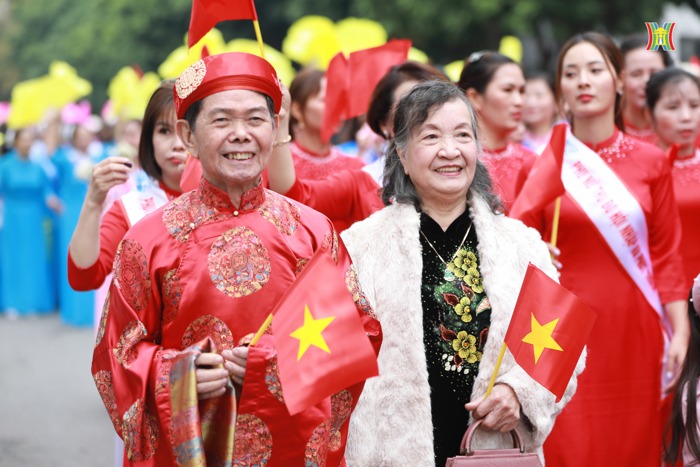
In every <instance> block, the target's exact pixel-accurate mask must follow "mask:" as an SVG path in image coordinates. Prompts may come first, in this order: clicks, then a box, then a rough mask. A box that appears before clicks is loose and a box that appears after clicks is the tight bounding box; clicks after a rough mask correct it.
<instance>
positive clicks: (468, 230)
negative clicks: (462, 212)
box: [418, 222, 473, 267]
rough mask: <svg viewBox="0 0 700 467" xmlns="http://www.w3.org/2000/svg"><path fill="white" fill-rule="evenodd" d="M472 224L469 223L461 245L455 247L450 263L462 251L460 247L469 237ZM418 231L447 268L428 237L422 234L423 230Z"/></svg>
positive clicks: (445, 262)
mask: <svg viewBox="0 0 700 467" xmlns="http://www.w3.org/2000/svg"><path fill="white" fill-rule="evenodd" d="M472 224H473V222H470V223H469V228H468V229H467V233H465V234H464V238H462V243H460V244H459V246H458V247H457V250H456V251H455V252H454V254H453V255H452V258H450V262H452V261H453V260H454V259H455V256H457V253H458V252H459V250H461V249H462V246H464V242H465V241H466V240H467V236H468V235H469V232H470V231H471V230H472ZM418 231H419V232H420V234H421V235H422V236H423V238H424V239H425V241H426V242H428V246H429V247H430V248H432V250H433V251H434V252H435V254H436V255H437V256H438V258H440V261H442V264H444V265H445V267H447V264H448V263H447V261H445V260H444V259H443V257H442V256H440V253H438V251H437V250H436V249H435V247H434V246H433V244H432V243H430V240H428V237H426V235H425V234H424V233H423V229H420V228H419V229H418Z"/></svg>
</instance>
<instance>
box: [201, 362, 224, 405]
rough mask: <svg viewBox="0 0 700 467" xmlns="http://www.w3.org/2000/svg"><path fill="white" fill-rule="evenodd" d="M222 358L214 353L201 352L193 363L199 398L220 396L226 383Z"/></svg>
mask: <svg viewBox="0 0 700 467" xmlns="http://www.w3.org/2000/svg"><path fill="white" fill-rule="evenodd" d="M223 363H224V358H223V357H222V356H221V355H218V354H215V353H202V354H201V355H200V356H199V357H198V358H197V360H195V365H196V366H197V371H196V372H195V375H196V376H195V377H196V378H197V394H198V396H199V398H200V399H209V398H212V397H219V396H222V395H223V394H224V393H225V392H226V385H227V384H228V371H226V369H225V368H224V367H223Z"/></svg>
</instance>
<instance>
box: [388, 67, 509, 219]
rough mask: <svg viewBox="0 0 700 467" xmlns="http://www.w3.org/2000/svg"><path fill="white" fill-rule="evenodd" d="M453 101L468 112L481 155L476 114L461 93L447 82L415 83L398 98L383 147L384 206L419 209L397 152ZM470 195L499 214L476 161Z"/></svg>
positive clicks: (496, 199) (484, 173) (486, 177)
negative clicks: (391, 132) (391, 130)
mask: <svg viewBox="0 0 700 467" xmlns="http://www.w3.org/2000/svg"><path fill="white" fill-rule="evenodd" d="M453 100H460V101H462V102H464V103H465V104H466V106H467V109H469V115H470V117H471V122H470V123H471V126H472V128H473V131H474V139H475V140H476V145H477V151H478V153H479V154H481V143H480V142H479V136H478V133H477V127H478V125H477V121H476V115H475V113H474V109H473V107H472V105H471V103H470V102H469V100H468V99H467V97H466V96H465V94H464V92H463V91H462V90H461V89H459V88H458V87H457V86H456V85H454V84H452V83H450V82H444V81H427V82H425V83H421V84H418V85H417V86H415V87H414V88H413V89H412V90H411V91H410V92H409V93H408V94H406V95H405V96H404V97H403V98H402V99H401V101H400V102H399V104H398V105H397V107H396V111H395V112H394V139H393V140H392V141H391V142H390V143H389V146H388V148H387V152H386V161H385V165H384V175H383V187H382V201H383V202H384V204H385V205H387V206H388V205H389V204H391V203H392V202H394V203H406V204H413V205H414V206H415V207H416V209H418V210H420V208H421V204H422V202H421V199H420V196H418V192H417V191H416V187H415V186H414V185H413V182H412V181H411V178H410V177H409V176H408V175H407V174H406V173H405V171H404V169H403V165H402V164H401V160H400V158H399V154H398V151H397V149H398V150H401V151H404V152H405V151H406V148H407V147H408V142H409V140H410V138H411V134H412V133H413V131H414V130H416V129H417V128H418V127H419V126H420V125H422V124H423V123H424V122H425V121H426V120H427V119H428V117H429V116H430V114H431V113H432V112H433V111H434V110H435V109H436V108H438V107H441V106H442V105H444V104H446V103H448V102H451V101H453ZM473 193H477V194H478V195H480V196H481V197H482V198H483V199H484V200H486V202H487V203H488V205H489V207H490V208H491V210H492V211H493V212H494V213H501V212H503V205H502V203H501V200H500V198H499V197H498V196H497V195H496V194H495V193H494V192H493V189H492V186H491V176H490V175H489V172H488V169H487V168H486V166H485V165H484V164H483V162H481V161H480V160H477V162H476V170H475V173H474V179H473V180H472V183H471V185H470V187H469V190H467V200H469V199H470V198H471V197H472V196H473Z"/></svg>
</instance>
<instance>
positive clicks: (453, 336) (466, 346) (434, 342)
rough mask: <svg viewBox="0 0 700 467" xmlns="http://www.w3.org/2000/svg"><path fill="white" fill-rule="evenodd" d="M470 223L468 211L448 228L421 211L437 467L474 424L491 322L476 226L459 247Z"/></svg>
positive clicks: (426, 338) (425, 331)
mask: <svg viewBox="0 0 700 467" xmlns="http://www.w3.org/2000/svg"><path fill="white" fill-rule="evenodd" d="M470 225H471V219H470V218H469V211H468V210H467V211H465V212H464V213H463V214H462V215H461V216H459V217H458V218H457V219H455V221H454V222H453V223H452V224H451V225H450V226H449V227H448V228H447V231H445V232H443V231H442V228H441V227H440V226H439V225H438V223H437V222H435V221H434V220H433V219H431V218H430V217H429V216H428V215H426V214H424V213H421V226H420V229H421V234H419V236H420V241H421V247H422V258H423V275H422V286H421V301H422V305H423V341H424V344H425V350H426V360H427V364H428V381H429V383H430V389H431V394H430V401H431V407H432V417H433V427H434V428H433V435H434V444H435V465H438V466H441V465H445V462H446V460H447V458H448V457H452V456H455V455H457V454H458V452H459V444H460V442H461V440H462V436H463V435H464V432H465V431H466V429H467V425H468V423H469V413H468V412H467V411H466V410H465V408H464V404H466V403H467V402H469V400H470V397H471V392H472V387H473V385H474V379H475V378H476V375H477V373H478V371H479V363H480V362H481V355H482V352H483V349H484V346H485V345H486V338H487V336H488V328H489V324H490V322H491V305H490V303H489V299H488V297H487V296H486V294H485V292H484V288H483V284H482V278H481V273H480V271H479V255H478V253H477V250H476V246H477V243H478V240H477V233H476V229H475V228H474V227H472V228H471V229H470V230H469V234H468V235H467V237H466V240H465V242H464V244H463V246H462V247H461V248H459V245H460V243H461V242H462V239H463V238H465V237H464V236H465V234H466V232H467V229H469V227H470ZM458 248H459V250H458ZM435 250H436V251H437V253H436V251H435ZM438 254H439V256H438ZM440 257H442V259H441V258H440ZM443 260H444V261H446V262H447V265H446V264H445V263H444V262H443Z"/></svg>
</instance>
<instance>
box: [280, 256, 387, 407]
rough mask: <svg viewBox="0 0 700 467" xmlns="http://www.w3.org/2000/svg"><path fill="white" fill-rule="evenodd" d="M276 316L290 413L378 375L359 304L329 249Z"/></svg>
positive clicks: (313, 263) (306, 271) (310, 266)
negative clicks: (358, 308)
mask: <svg viewBox="0 0 700 467" xmlns="http://www.w3.org/2000/svg"><path fill="white" fill-rule="evenodd" d="M273 314H274V318H273V320H272V333H273V336H274V342H275V347H276V348H277V365H278V368H279V373H280V382H281V383H282V392H283V395H284V401H285V404H286V405H287V408H288V409H289V413H290V414H291V415H294V414H296V413H299V412H301V411H303V410H304V409H306V408H308V407H311V406H313V405H315V404H317V403H318V402H320V401H321V400H323V399H325V398H326V397H329V396H331V395H333V394H335V393H336V392H338V391H340V390H342V389H345V388H348V387H350V386H352V385H354V384H356V383H359V382H361V381H364V380H366V379H367V378H370V377H372V376H376V375H378V374H379V369H378V366H377V356H376V354H375V352H374V348H373V347H372V344H371V343H370V341H369V338H368V337H367V334H366V332H365V330H364V327H363V325H362V321H361V319H360V315H359V314H358V310H357V306H356V305H355V302H354V301H353V300H352V295H350V292H349V291H348V289H347V287H346V286H345V282H344V281H343V279H342V277H341V275H340V273H339V272H338V267H337V266H336V264H335V262H334V261H333V259H332V258H331V257H330V254H329V252H328V251H326V250H324V249H319V250H318V251H317V252H316V254H315V255H314V256H313V258H311V260H310V261H309V263H308V264H307V265H306V267H305V268H304V270H303V271H302V272H301V274H300V275H299V277H298V278H297V280H296V281H295V282H294V284H293V285H292V287H291V288H290V289H289V291H288V292H287V294H286V295H285V297H284V298H283V299H282V300H280V303H279V304H278V305H277V306H276V307H275V310H274V311H273Z"/></svg>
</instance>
